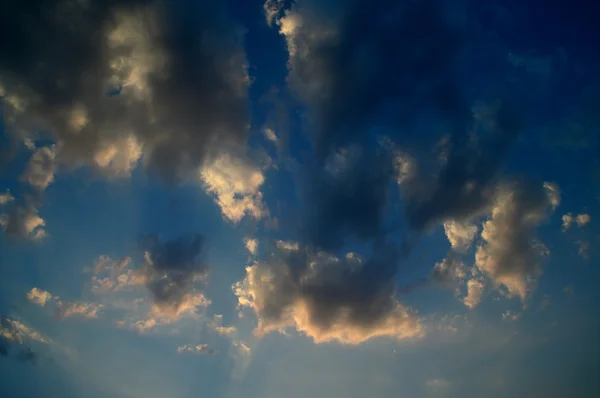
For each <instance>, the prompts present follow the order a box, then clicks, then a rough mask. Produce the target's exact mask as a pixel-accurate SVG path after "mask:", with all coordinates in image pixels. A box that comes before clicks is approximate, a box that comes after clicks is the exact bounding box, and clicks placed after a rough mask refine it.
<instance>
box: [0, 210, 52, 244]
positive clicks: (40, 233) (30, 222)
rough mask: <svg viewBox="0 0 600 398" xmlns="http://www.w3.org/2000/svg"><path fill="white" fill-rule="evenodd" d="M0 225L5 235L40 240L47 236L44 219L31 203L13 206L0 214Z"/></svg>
mask: <svg viewBox="0 0 600 398" xmlns="http://www.w3.org/2000/svg"><path fill="white" fill-rule="evenodd" d="M0 226H1V227H2V229H3V230H4V232H5V233H6V234H7V235H10V236H15V237H24V238H28V239H30V240H41V239H43V238H45V237H46V236H47V233H46V230H45V229H44V227H45V226H46V221H45V220H44V219H43V218H41V217H40V216H39V215H38V209H37V208H36V207H34V206H33V205H32V204H29V203H26V204H24V205H18V206H14V207H13V208H11V209H9V211H8V213H3V214H0Z"/></svg>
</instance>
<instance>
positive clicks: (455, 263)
mask: <svg viewBox="0 0 600 398" xmlns="http://www.w3.org/2000/svg"><path fill="white" fill-rule="evenodd" d="M466 276H467V269H466V267H465V265H464V264H463V263H462V262H461V261H460V260H459V259H458V258H455V257H447V258H445V259H444V260H443V261H441V262H439V263H437V264H435V267H434V268H433V272H432V273H431V275H430V277H429V278H430V279H431V280H432V281H433V282H434V283H436V284H438V285H440V286H444V287H449V288H454V289H456V290H458V286H459V284H460V283H461V282H462V281H464V279H465V278H466Z"/></svg>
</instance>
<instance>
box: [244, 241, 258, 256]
mask: <svg viewBox="0 0 600 398" xmlns="http://www.w3.org/2000/svg"><path fill="white" fill-rule="evenodd" d="M244 245H246V249H248V251H249V252H250V254H256V252H257V251H258V240H256V239H251V238H246V239H244Z"/></svg>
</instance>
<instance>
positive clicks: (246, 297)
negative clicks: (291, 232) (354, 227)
mask: <svg viewBox="0 0 600 398" xmlns="http://www.w3.org/2000/svg"><path fill="white" fill-rule="evenodd" d="M278 246H279V248H278V250H276V252H275V253H274V254H273V256H271V257H270V258H268V259H265V260H264V261H258V262H256V263H255V264H254V265H253V266H251V267H249V268H248V269H247V274H246V278H245V279H244V280H243V281H242V282H240V283H238V284H236V285H234V292H235V294H236V295H237V296H238V300H239V304H240V306H242V307H244V306H247V307H250V308H252V309H253V310H254V311H255V312H256V315H257V316H258V328H257V333H259V334H263V333H268V332H271V331H276V330H279V329H282V328H286V327H295V328H296V329H297V330H298V331H300V332H302V333H305V334H306V335H308V336H309V337H312V338H313V339H314V340H315V341H316V342H324V341H331V340H337V341H339V342H341V343H348V344H358V343H360V342H363V341H365V340H368V339H370V338H372V337H376V336H388V337H394V338H399V339H400V338H406V337H413V336H416V335H417V334H418V333H419V332H420V325H419V322H418V318H417V317H416V316H414V315H412V314H410V313H409V310H408V309H407V308H405V307H404V306H402V305H401V304H400V303H399V302H398V301H397V299H396V296H395V286H394V282H393V275H394V274H395V272H396V263H397V261H398V259H399V253H398V251H397V250H396V248H395V247H394V246H393V245H388V244H380V245H377V246H376V248H375V253H376V254H375V255H374V256H373V257H372V258H371V259H364V258H362V257H361V256H359V255H357V254H356V253H347V254H346V255H345V256H344V257H341V258H338V257H335V256H332V255H330V254H327V253H325V252H314V251H312V250H311V249H306V248H302V247H299V246H296V245H294V244H290V243H289V242H279V243H278Z"/></svg>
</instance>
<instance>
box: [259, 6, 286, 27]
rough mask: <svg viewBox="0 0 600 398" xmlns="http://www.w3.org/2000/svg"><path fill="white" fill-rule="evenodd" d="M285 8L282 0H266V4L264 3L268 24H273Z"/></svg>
mask: <svg viewBox="0 0 600 398" xmlns="http://www.w3.org/2000/svg"><path fill="white" fill-rule="evenodd" d="M282 9H283V2H282V0H266V1H265V4H263V10H264V12H265V18H266V20H267V25H269V26H271V25H272V24H273V22H275V20H276V18H277V17H278V16H279V14H280V13H281V11H282Z"/></svg>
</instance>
